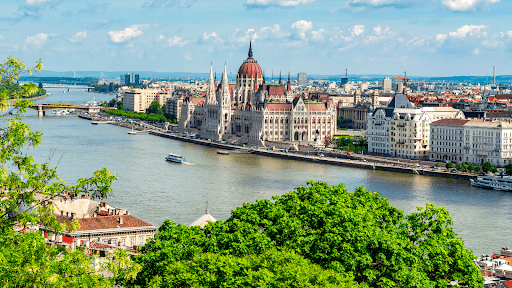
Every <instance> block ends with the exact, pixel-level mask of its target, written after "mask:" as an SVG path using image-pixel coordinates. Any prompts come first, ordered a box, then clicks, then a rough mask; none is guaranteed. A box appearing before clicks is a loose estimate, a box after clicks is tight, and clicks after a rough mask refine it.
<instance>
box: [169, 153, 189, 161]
mask: <svg viewBox="0 0 512 288" xmlns="http://www.w3.org/2000/svg"><path fill="white" fill-rule="evenodd" d="M165 160H167V161H171V162H176V163H183V162H187V159H185V157H183V156H180V155H176V154H172V153H169V155H167V156H166V157H165Z"/></svg>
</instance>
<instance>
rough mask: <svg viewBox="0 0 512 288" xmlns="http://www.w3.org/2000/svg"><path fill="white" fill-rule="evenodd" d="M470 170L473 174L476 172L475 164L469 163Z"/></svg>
mask: <svg viewBox="0 0 512 288" xmlns="http://www.w3.org/2000/svg"><path fill="white" fill-rule="evenodd" d="M468 170H469V171H470V172H471V171H474V170H475V164H473V163H469V164H468Z"/></svg>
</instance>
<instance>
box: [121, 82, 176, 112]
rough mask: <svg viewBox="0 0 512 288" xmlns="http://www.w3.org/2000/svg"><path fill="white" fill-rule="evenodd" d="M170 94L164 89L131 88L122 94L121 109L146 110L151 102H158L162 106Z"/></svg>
mask: <svg viewBox="0 0 512 288" xmlns="http://www.w3.org/2000/svg"><path fill="white" fill-rule="evenodd" d="M171 96H172V94H171V93H169V91H168V90H166V89H159V88H154V89H131V90H128V91H125V92H124V94H123V109H124V111H129V112H146V109H148V108H149V105H151V103H153V102H158V103H159V104H160V106H162V105H164V104H165V103H166V102H167V99H168V98H170V97H171Z"/></svg>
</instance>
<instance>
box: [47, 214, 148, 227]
mask: <svg viewBox="0 0 512 288" xmlns="http://www.w3.org/2000/svg"><path fill="white" fill-rule="evenodd" d="M56 217H57V221H59V222H66V223H67V224H70V223H71V217H66V216H60V215H57V216H56ZM119 217H122V218H123V224H120V223H119ZM78 223H79V224H80V228H78V229H77V231H89V230H101V229H115V228H130V227H147V226H153V225H151V224H149V223H148V222H145V221H142V220H140V219H138V218H135V217H133V216H131V215H122V216H120V215H113V216H101V217H91V218H78ZM153 227H154V226H153ZM155 228H156V227H155Z"/></svg>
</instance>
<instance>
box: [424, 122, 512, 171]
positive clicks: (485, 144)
mask: <svg viewBox="0 0 512 288" xmlns="http://www.w3.org/2000/svg"><path fill="white" fill-rule="evenodd" d="M431 129H432V141H431V142H432V143H431V144H432V145H431V149H430V154H431V155H430V157H431V159H432V160H446V161H453V162H467V163H473V164H476V165H482V164H484V163H485V162H490V163H491V164H492V165H494V166H497V167H504V166H506V165H508V164H512V124H510V123H502V122H483V121H466V122H465V123H462V122H459V123H450V122H446V121H437V122H436V123H433V124H432V127H431Z"/></svg>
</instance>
